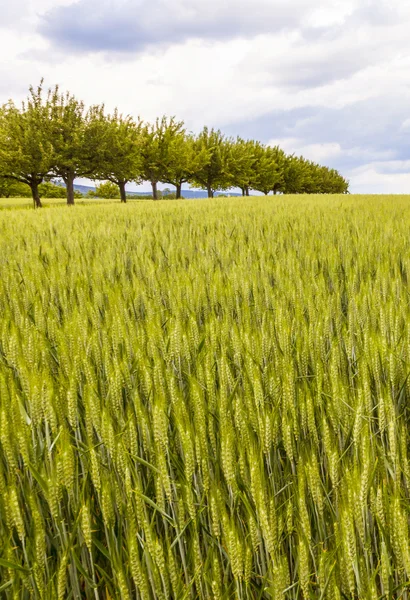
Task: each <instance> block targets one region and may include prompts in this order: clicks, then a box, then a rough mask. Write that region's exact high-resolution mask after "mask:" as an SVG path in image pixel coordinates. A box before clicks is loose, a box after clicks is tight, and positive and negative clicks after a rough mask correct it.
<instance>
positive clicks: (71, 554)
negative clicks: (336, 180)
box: [0, 196, 410, 600]
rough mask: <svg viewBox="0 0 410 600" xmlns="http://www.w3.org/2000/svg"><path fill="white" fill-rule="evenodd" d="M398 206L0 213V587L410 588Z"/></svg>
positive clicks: (329, 592) (355, 200) (321, 593)
mask: <svg viewBox="0 0 410 600" xmlns="http://www.w3.org/2000/svg"><path fill="white" fill-rule="evenodd" d="M409 324H410V197H390V198H389V197H385V198H382V197H360V198H359V197H354V196H350V197H346V196H344V197H342V196H336V197H311V198H309V197H303V196H299V197H290V198H286V197H276V198H274V197H270V198H266V199H265V198H257V199H256V198H250V199H243V200H242V199H239V200H238V199H235V200H232V199H229V200H228V199H223V200H210V201H208V200H207V201H197V202H184V201H180V202H157V203H154V202H153V203H135V204H133V205H125V206H121V205H119V204H111V205H109V206H82V207H76V208H73V209H68V208H67V207H54V208H50V209H43V210H41V211H33V210H30V211H29V210H16V211H1V212H0V597H1V598H3V597H4V598H12V599H13V600H14V599H16V600H17V599H18V600H25V599H29V598H34V599H42V598H44V599H47V600H48V599H50V600H55V599H70V598H75V599H80V598H87V599H88V598H89V599H94V600H95V599H101V600H103V599H114V598H115V599H117V598H118V599H121V600H126V599H131V598H132V599H134V598H136V599H144V600H145V599H166V598H167V599H168V598H169V599H178V600H180V599H181V600H182V599H201V600H205V599H215V600H216V599H228V598H238V599H249V600H251V599H252V600H253V599H260V598H262V599H264V598H266V599H272V600H277V599H281V598H283V599H302V598H304V599H308V598H311V599H317V600H330V599H332V600H333V599H334V600H338V599H346V598H348V599H353V598H354V599H367V598H369V599H372V600H373V599H374V600H381V599H386V600H387V599H389V598H403V599H406V598H409V597H410V545H409V542H410V537H409V514H410V511H409V507H410V462H409V461H410V449H409V435H408V434H409V424H410V405H409V398H410V377H409V373H410V328H409Z"/></svg>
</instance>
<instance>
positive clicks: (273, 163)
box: [251, 143, 283, 196]
mask: <svg viewBox="0 0 410 600" xmlns="http://www.w3.org/2000/svg"><path fill="white" fill-rule="evenodd" d="M255 156H256V162H255V169H254V176H253V179H252V181H251V187H252V189H254V190H257V191H258V192H262V193H263V194H265V196H266V195H268V194H269V192H273V191H274V190H276V191H277V189H278V186H280V184H281V183H282V181H283V165H282V162H281V161H279V159H278V156H279V153H278V149H277V148H271V147H270V146H267V147H266V146H263V145H262V144H259V143H257V144H256V145H255Z"/></svg>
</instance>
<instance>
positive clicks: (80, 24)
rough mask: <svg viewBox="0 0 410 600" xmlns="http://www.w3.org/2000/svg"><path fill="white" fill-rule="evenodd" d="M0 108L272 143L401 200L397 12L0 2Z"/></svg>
mask: <svg viewBox="0 0 410 600" xmlns="http://www.w3.org/2000/svg"><path fill="white" fill-rule="evenodd" d="M0 15H1V16H0V102H5V101H6V100H8V99H9V98H13V99H15V100H20V99H22V98H23V97H24V96H25V94H26V92H27V88H28V86H29V85H30V84H34V85H36V84H37V83H38V82H39V81H40V78H41V77H44V78H45V81H46V84H47V85H50V86H52V85H54V84H55V83H59V84H60V85H61V87H62V88H65V89H69V90H70V91H71V92H73V93H75V94H76V95H78V96H79V97H81V98H82V99H84V100H85V102H86V103H87V104H93V103H100V102H105V104H106V106H107V107H108V108H110V109H111V108H114V107H115V106H118V108H119V109H120V110H121V112H124V113H131V114H134V115H135V116H137V115H140V116H141V117H142V118H144V119H147V120H152V119H154V118H155V117H156V116H159V115H162V114H166V115H176V116H177V117H178V118H180V119H183V120H184V121H185V123H186V125H187V127H188V128H189V129H190V130H192V131H198V130H199V129H201V127H202V126H203V125H204V124H206V125H209V126H211V127H218V128H220V129H222V131H224V132H225V133H227V134H229V135H236V134H239V135H241V136H243V137H249V138H257V139H260V140H261V141H263V142H265V143H275V144H276V143H279V144H280V145H281V146H282V147H283V148H284V149H285V150H286V151H288V152H295V153H297V154H303V155H304V156H306V157H308V158H311V159H314V160H317V161H318V162H321V163H323V164H326V165H329V166H332V167H336V168H337V169H339V170H340V171H341V172H342V173H343V174H344V175H346V176H347V177H348V178H349V180H350V182H351V190H352V191H353V192H375V193H386V192H390V193H406V192H407V193H410V35H409V31H410V2H408V0H389V1H386V0H206V1H205V0H77V1H73V0H12V2H10V0H0Z"/></svg>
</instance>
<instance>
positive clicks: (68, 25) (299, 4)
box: [39, 0, 312, 52]
mask: <svg viewBox="0 0 410 600" xmlns="http://www.w3.org/2000/svg"><path fill="white" fill-rule="evenodd" d="M311 7H312V2H311V1H310V0H294V1H293V2H288V1H286V0H277V1H276V2H274V3H273V2H270V1H269V0H252V1H251V0H240V1H238V0H225V1H224V2H221V1H220V0H208V2H203V0H174V1H171V0H137V1H135V0H122V1H120V2H119V1H118V0H116V1H114V0H79V1H78V2H75V3H74V4H71V5H69V6H60V7H57V8H54V9H52V10H51V11H49V12H48V13H46V14H45V15H43V18H42V22H41V24H40V27H39V31H40V33H41V34H42V35H43V36H44V37H46V38H47V39H49V40H51V41H52V42H53V43H54V44H56V45H57V46H60V47H61V48H69V49H70V50H74V51H75V50H76V51H88V52H100V51H108V52H110V51H115V52H135V51H139V50H143V49H144V48H146V47H148V46H150V45H153V44H155V45H156V46H157V45H161V44H164V45H169V44H171V43H179V42H184V41H186V40H187V39H195V38H200V39H204V40H229V39H232V38H234V37H250V36H254V35H258V34H262V33H274V32H278V31H280V30H283V29H285V28H293V27H298V26H300V25H301V23H302V22H303V19H304V17H305V16H306V15H307V14H309V12H310V11H311Z"/></svg>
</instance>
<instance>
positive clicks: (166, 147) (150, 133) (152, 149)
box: [141, 117, 185, 200]
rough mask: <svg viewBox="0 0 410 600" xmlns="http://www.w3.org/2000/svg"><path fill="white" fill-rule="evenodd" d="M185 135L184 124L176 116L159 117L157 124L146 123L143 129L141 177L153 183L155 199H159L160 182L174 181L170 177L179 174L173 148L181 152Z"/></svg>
mask: <svg viewBox="0 0 410 600" xmlns="http://www.w3.org/2000/svg"><path fill="white" fill-rule="evenodd" d="M184 135H185V130H184V124H183V123H182V122H180V121H177V120H176V119H175V118H174V117H171V118H170V119H167V118H166V117H162V119H157V120H156V122H155V125H146V126H145V128H144V130H143V137H142V145H141V157H142V169H141V178H142V179H143V180H144V181H149V182H150V183H151V185H152V194H153V198H154V200H157V199H158V189H157V185H158V182H160V181H164V182H165V181H166V182H167V183H172V182H171V181H169V178H171V177H173V178H176V177H177V176H178V175H177V173H176V170H175V163H173V162H172V160H173V159H172V152H171V149H172V147H174V148H175V150H177V149H178V151H179V152H181V147H180V142H181V140H182V141H183V139H184ZM170 159H171V160H170ZM184 160H185V159H184ZM180 168H181V171H182V172H183V171H184V168H185V162H183V163H181V166H180Z"/></svg>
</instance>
